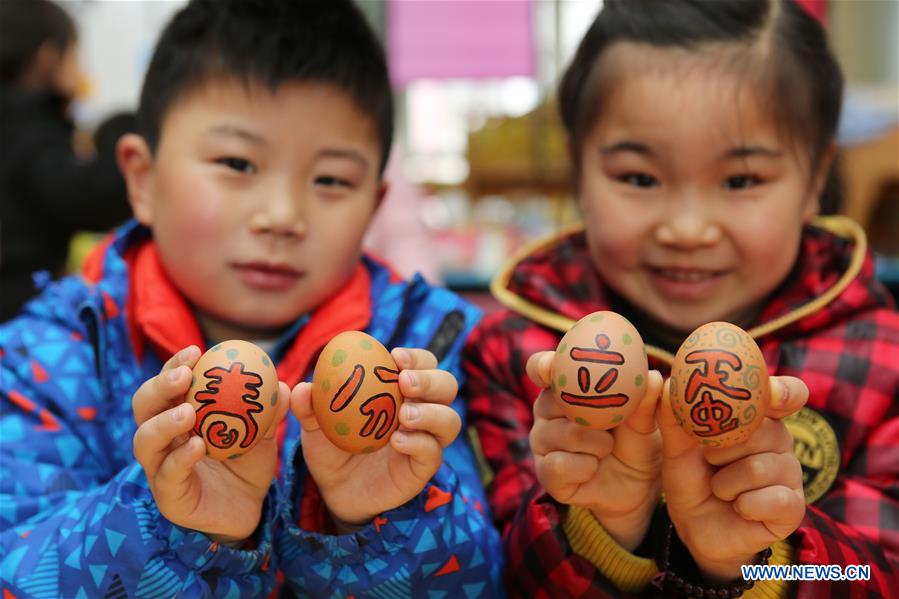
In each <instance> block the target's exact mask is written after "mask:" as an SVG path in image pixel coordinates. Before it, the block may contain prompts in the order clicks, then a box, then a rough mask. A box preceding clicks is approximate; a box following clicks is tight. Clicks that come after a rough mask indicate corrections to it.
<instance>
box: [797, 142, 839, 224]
mask: <svg viewBox="0 0 899 599" xmlns="http://www.w3.org/2000/svg"><path fill="white" fill-rule="evenodd" d="M836 155H837V145H836V142H831V144H830V146H828V148H827V150H825V151H824V153H823V154H821V161H820V163H819V164H818V169H817V170H816V171H815V173H813V177H814V179H813V180H812V185H811V187H810V189H809V192H810V193H809V195H808V197H807V198H806V200H805V202H806V203H805V208H804V212H803V215H802V216H803V218H804V219H805V221H806V222H808V221H811V220H812V219H813V218H815V217H816V216H818V213H819V212H820V211H821V196H822V194H823V193H824V191H825V187H826V186H827V180H828V179H829V178H830V169H831V168H833V166H834V164H833V161H834V159H835V158H836Z"/></svg>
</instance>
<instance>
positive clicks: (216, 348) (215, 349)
mask: <svg viewBox="0 0 899 599" xmlns="http://www.w3.org/2000/svg"><path fill="white" fill-rule="evenodd" d="M220 349H222V344H221V343H219V344H218V345H216V346H215V347H213V348H212V349H210V350H209V351H218V350H220Z"/></svg>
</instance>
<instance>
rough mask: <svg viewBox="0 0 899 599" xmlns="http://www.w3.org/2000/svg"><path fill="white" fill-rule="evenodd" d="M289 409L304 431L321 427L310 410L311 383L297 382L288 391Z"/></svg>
mask: <svg viewBox="0 0 899 599" xmlns="http://www.w3.org/2000/svg"><path fill="white" fill-rule="evenodd" d="M290 411H291V412H293V415H294V416H296V418H297V420H299V421H300V426H301V427H303V430H304V431H305V432H307V433H308V432H312V431H317V430H318V429H319V428H321V427H320V426H319V425H318V420H317V419H316V418H315V412H313V410H312V383H298V384H297V385H296V387H294V388H293V389H292V390H291V392H290Z"/></svg>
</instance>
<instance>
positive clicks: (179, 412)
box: [134, 403, 202, 479]
mask: <svg viewBox="0 0 899 599" xmlns="http://www.w3.org/2000/svg"><path fill="white" fill-rule="evenodd" d="M196 418H197V414H196V412H194V410H193V408H191V407H190V405H189V404H186V403H185V404H181V405H180V406H176V407H174V408H171V409H169V410H166V411H165V412H162V413H161V414H157V415H156V416H153V417H152V418H150V419H149V420H147V421H146V422H145V423H143V424H142V425H141V426H140V427H138V429H137V432H135V433H134V457H135V458H136V459H137V461H138V462H139V463H140V465H141V466H143V468H144V472H146V473H147V478H148V479H152V478H153V477H154V476H156V472H157V470H158V469H159V465H160V464H161V463H162V461H163V459H165V456H166V455H167V454H168V453H169V446H170V445H171V444H172V441H174V440H175V438H176V437H178V436H179V435H183V434H185V433H187V432H188V431H190V429H191V428H192V427H193V425H194V421H195V420H196ZM201 441H202V439H201Z"/></svg>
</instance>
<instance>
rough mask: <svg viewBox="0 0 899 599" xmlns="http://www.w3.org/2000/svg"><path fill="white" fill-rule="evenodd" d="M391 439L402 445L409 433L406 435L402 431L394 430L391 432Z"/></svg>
mask: <svg viewBox="0 0 899 599" xmlns="http://www.w3.org/2000/svg"><path fill="white" fill-rule="evenodd" d="M393 440H394V442H396V443H399V444H400V445H402V444H403V443H405V442H406V441H408V440H409V435H407V434H406V433H404V432H403V431H396V432H395V433H393Z"/></svg>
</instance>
